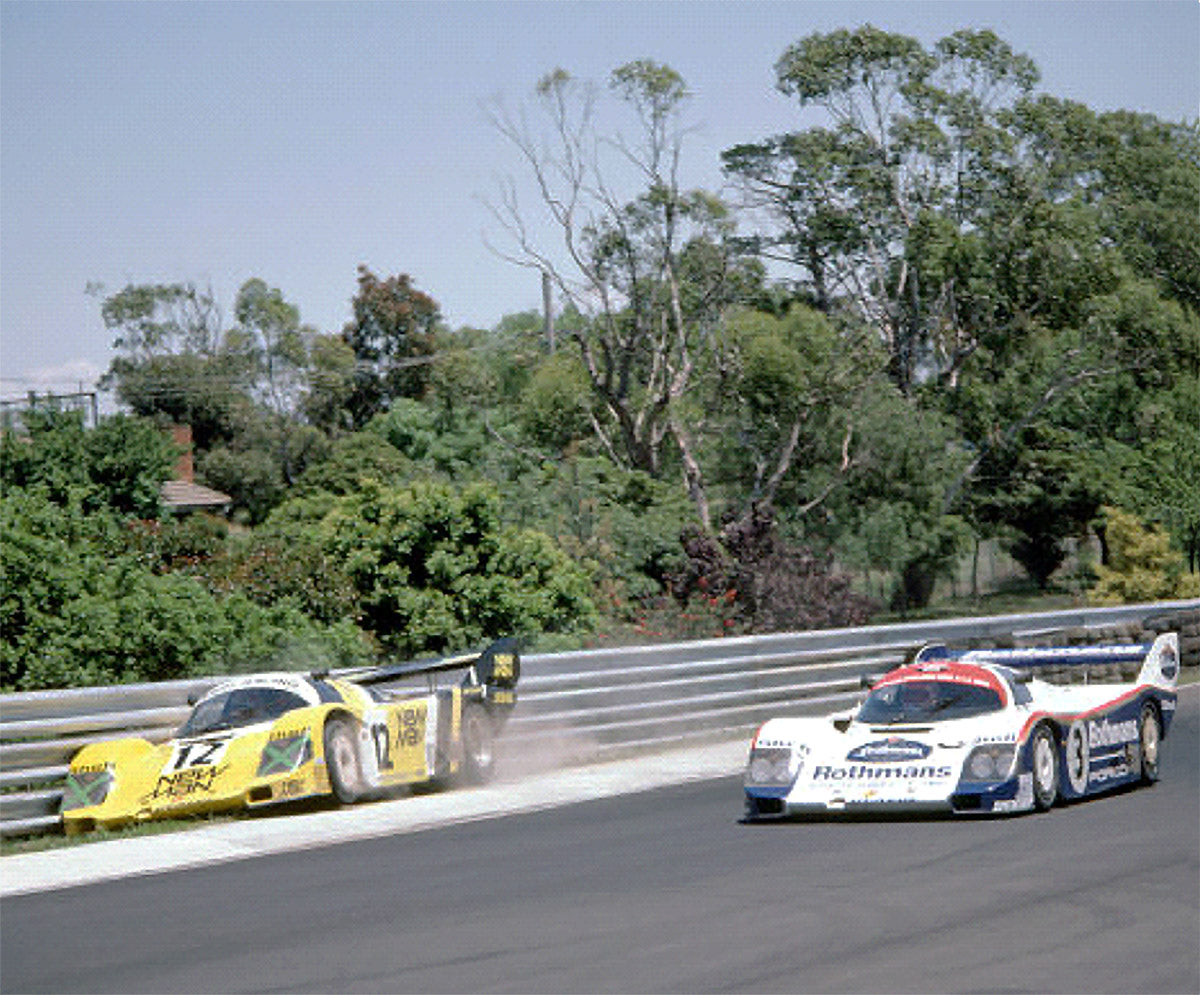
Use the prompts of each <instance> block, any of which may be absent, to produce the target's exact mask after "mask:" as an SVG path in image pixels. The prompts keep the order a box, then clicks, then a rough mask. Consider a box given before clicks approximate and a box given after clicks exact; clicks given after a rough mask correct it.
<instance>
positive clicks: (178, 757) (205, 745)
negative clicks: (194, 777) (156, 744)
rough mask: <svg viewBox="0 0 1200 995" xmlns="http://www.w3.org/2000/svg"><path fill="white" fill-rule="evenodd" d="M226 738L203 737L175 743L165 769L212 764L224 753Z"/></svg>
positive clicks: (227, 743) (174, 769) (172, 769)
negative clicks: (203, 738) (202, 738)
mask: <svg viewBox="0 0 1200 995" xmlns="http://www.w3.org/2000/svg"><path fill="white" fill-rule="evenodd" d="M228 745H229V740H227V739H205V740H196V741H193V742H189V743H176V744H175V749H174V751H173V752H172V754H171V760H170V762H169V763H168V764H167V771H176V770H183V769H184V768H186V767H201V766H212V765H213V764H215V763H218V762H219V761H220V759H221V757H223V756H224V755H225V747H227V746H228Z"/></svg>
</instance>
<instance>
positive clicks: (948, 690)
mask: <svg viewBox="0 0 1200 995" xmlns="http://www.w3.org/2000/svg"><path fill="white" fill-rule="evenodd" d="M1002 705H1003V703H1002V702H1001V700H1000V695H999V694H997V693H996V692H995V691H994V690H992V689H991V688H985V687H977V686H976V685H974V684H956V683H954V682H953V681H900V682H897V683H895V684H884V685H882V686H880V687H877V688H875V689H874V690H872V691H871V693H870V694H869V695H868V696H867V700H866V701H864V702H863V705H862V708H860V709H859V712H858V721H859V722H869V723H872V724H874V725H888V724H892V723H896V722H939V721H943V720H945V719H962V718H966V717H968V716H971V715H982V714H984V713H985V712H996V711H999V710H1000V708H1001V707H1002Z"/></svg>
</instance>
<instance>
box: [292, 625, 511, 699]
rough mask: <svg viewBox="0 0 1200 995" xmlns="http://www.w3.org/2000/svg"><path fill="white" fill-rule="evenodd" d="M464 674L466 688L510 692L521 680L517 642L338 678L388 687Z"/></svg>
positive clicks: (504, 641) (350, 672)
mask: <svg viewBox="0 0 1200 995" xmlns="http://www.w3.org/2000/svg"><path fill="white" fill-rule="evenodd" d="M453 670H462V671H465V672H466V673H465V674H464V676H463V679H462V686H463V687H464V688H477V687H482V688H501V689H504V690H506V691H511V690H512V689H514V688H515V687H516V686H517V681H518V680H519V679H520V677H521V657H520V653H519V652H518V642H517V640H516V639H515V638H513V637H512V636H506V637H505V638H503V639H497V640H496V641H495V642H494V643H492V644H491V645H490V646H488V647H487V649H484V650H476V651H474V652H470V653H459V654H456V655H454V656H444V657H435V658H433V659H427V660H414V661H410V662H406V663H385V664H381V665H379V666H376V667H360V668H358V669H357V670H343V671H338V673H337V674H336V676H337V677H340V678H342V679H343V680H347V681H353V682H354V683H355V684H364V685H371V684H385V683H388V682H392V681H398V680H403V679H404V678H406V677H416V676H420V675H422V674H430V675H432V674H438V673H444V672H446V671H453ZM313 676H314V677H316V678H322V677H327V676H330V675H329V673H328V672H323V673H314V674H313Z"/></svg>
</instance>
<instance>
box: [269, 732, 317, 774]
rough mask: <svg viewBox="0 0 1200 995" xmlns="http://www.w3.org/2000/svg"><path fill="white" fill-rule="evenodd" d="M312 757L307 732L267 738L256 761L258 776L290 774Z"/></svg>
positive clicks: (310, 742)
mask: <svg viewBox="0 0 1200 995" xmlns="http://www.w3.org/2000/svg"><path fill="white" fill-rule="evenodd" d="M312 758H313V748H312V740H311V739H310V738H309V735H308V733H307V732H302V733H300V734H299V735H296V736H281V737H280V738H278V739H269V740H267V745H266V746H264V747H263V751H262V757H261V759H260V760H259V762H258V776H259V777H269V776H270V775H272V774H290V773H291V772H292V771H294V770H295V769H296V768H297V767H299V766H300V765H301V764H304V763H308V761H309V760H311V759H312Z"/></svg>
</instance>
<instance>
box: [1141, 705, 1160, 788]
mask: <svg viewBox="0 0 1200 995" xmlns="http://www.w3.org/2000/svg"><path fill="white" fill-rule="evenodd" d="M1161 743H1162V729H1160V728H1159V725H1158V714H1157V713H1156V712H1155V710H1154V706H1153V705H1151V704H1150V703H1149V702H1147V703H1146V704H1145V705H1143V706H1142V715H1141V718H1139V719H1138V752H1139V753H1140V754H1141V768H1142V770H1141V774H1142V783H1143V784H1153V783H1154V782H1155V781H1157V780H1158V749H1159V745H1160V744H1161Z"/></svg>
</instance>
